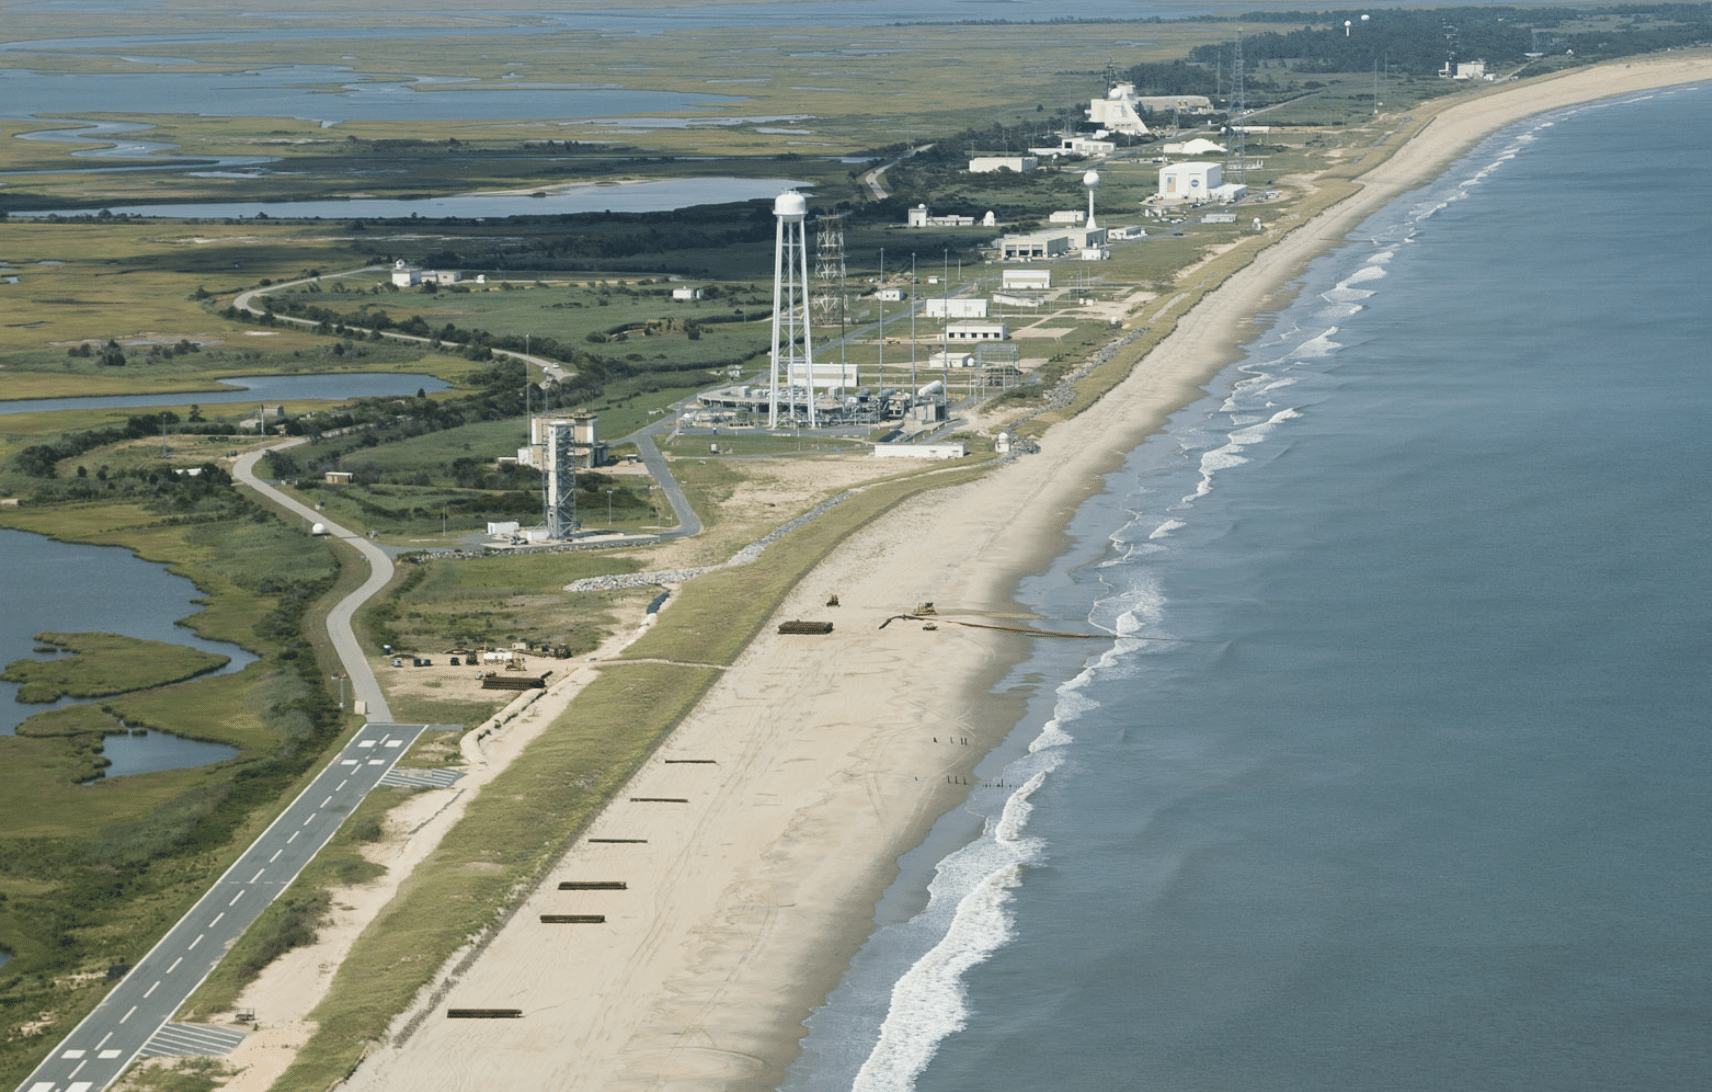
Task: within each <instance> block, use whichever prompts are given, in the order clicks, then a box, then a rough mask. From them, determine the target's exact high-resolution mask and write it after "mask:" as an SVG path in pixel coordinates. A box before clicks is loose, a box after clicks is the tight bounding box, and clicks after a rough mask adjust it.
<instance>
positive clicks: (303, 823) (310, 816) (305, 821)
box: [286, 812, 315, 842]
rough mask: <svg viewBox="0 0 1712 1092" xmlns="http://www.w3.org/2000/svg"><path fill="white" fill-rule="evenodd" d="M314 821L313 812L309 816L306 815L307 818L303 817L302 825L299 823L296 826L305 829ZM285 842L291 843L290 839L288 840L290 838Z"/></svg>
mask: <svg viewBox="0 0 1712 1092" xmlns="http://www.w3.org/2000/svg"><path fill="white" fill-rule="evenodd" d="M314 821H315V813H314V812H310V813H309V814H308V815H307V816H305V817H304V819H303V822H302V823H300V824H298V825H299V826H305V827H306V826H308V825H309V824H310V823H313V822H314ZM286 841H288V842H289V841H291V839H290V838H287V839H286Z"/></svg>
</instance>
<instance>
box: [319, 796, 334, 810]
mask: <svg viewBox="0 0 1712 1092" xmlns="http://www.w3.org/2000/svg"><path fill="white" fill-rule="evenodd" d="M332 802H333V797H332V795H331V794H329V795H328V797H327V799H325V800H323V801H321V806H322V807H326V806H327V805H328V804H331V803H332Z"/></svg>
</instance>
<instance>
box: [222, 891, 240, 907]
mask: <svg viewBox="0 0 1712 1092" xmlns="http://www.w3.org/2000/svg"><path fill="white" fill-rule="evenodd" d="M243 897H244V893H243V892H242V891H240V892H238V893H237V894H236V895H233V896H232V901H231V902H229V903H227V904H226V905H227V906H236V905H238V900H239V899H241V898H243Z"/></svg>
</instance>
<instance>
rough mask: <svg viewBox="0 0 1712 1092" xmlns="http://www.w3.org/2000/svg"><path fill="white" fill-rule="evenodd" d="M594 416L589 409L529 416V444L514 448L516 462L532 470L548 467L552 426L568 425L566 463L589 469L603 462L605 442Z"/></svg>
mask: <svg viewBox="0 0 1712 1092" xmlns="http://www.w3.org/2000/svg"><path fill="white" fill-rule="evenodd" d="M598 420H599V418H597V417H596V416H595V415H594V414H592V413H573V414H571V415H570V417H568V418H566V417H531V418H530V419H529V444H528V446H526V447H520V448H518V449H517V462H518V464H519V465H521V466H528V467H533V468H535V469H536V470H546V469H548V466H547V464H548V462H549V460H548V458H547V445H548V444H549V443H550V442H552V440H553V436H552V433H553V430H554V429H555V428H559V429H563V428H567V427H568V428H569V429H570V438H569V441H568V443H567V445H566V448H567V454H566V458H567V459H568V460H569V462H568V465H569V466H574V467H578V468H581V469H585V470H586V469H591V468H593V467H597V466H605V465H606V444H604V443H602V442H601V440H600V438H599V435H598V432H599V429H598V426H597V422H598Z"/></svg>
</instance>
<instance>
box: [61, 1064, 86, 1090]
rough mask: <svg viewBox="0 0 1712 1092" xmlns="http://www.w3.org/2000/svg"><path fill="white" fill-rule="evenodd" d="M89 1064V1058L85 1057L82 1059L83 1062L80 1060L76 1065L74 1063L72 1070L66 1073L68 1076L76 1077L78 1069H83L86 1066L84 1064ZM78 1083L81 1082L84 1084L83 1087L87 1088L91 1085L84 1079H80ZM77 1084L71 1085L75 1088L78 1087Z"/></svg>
mask: <svg viewBox="0 0 1712 1092" xmlns="http://www.w3.org/2000/svg"><path fill="white" fill-rule="evenodd" d="M88 1064H89V1059H88V1058H85V1059H83V1061H81V1062H78V1063H77V1064H76V1065H74V1066H72V1067H71V1072H70V1073H67V1074H66V1076H67V1077H75V1076H77V1071H78V1070H80V1069H82V1068H83V1067H84V1066H86V1065H88ZM77 1084H81V1085H83V1087H85V1088H88V1087H89V1085H88V1084H87V1083H86V1082H84V1081H78V1082H77ZM77 1084H74V1085H72V1086H71V1087H73V1088H76V1087H77Z"/></svg>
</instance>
